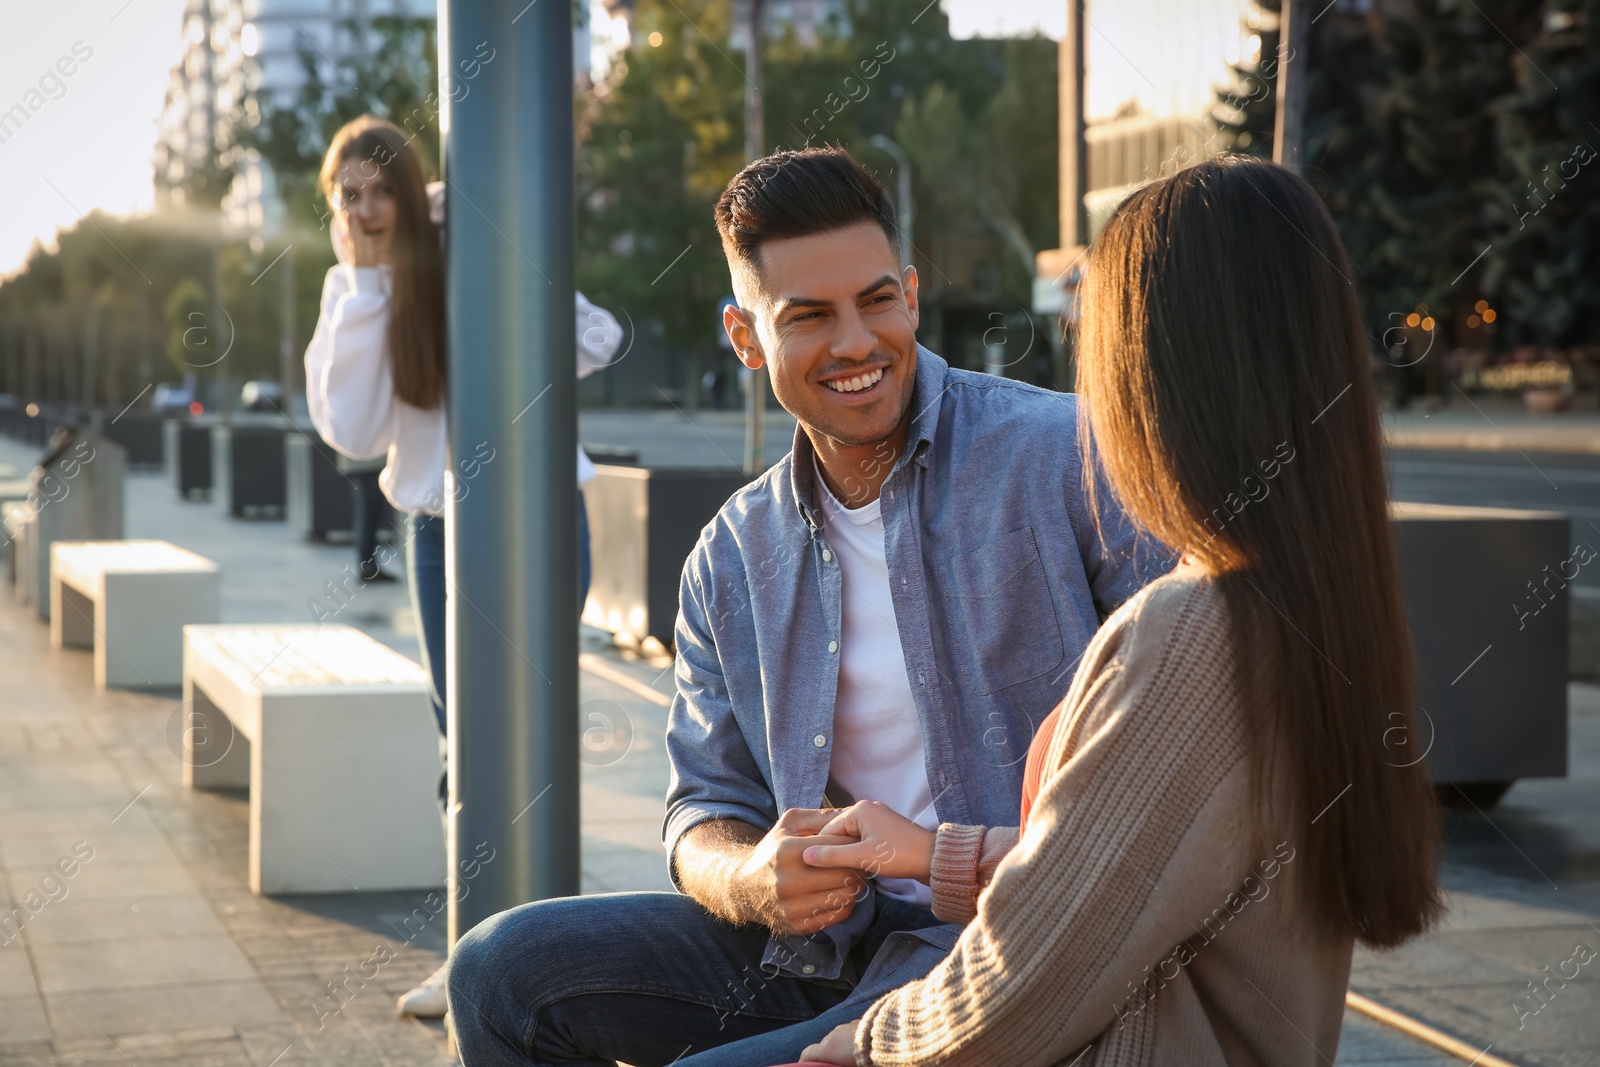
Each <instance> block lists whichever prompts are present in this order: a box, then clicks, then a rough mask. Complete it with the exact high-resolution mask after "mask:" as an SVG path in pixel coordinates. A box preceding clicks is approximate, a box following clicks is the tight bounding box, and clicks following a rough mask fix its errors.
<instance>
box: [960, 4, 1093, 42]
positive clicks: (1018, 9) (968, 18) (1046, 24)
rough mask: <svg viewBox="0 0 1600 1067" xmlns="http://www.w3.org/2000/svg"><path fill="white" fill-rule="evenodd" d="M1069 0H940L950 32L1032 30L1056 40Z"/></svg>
mask: <svg viewBox="0 0 1600 1067" xmlns="http://www.w3.org/2000/svg"><path fill="white" fill-rule="evenodd" d="M1070 2H1071V0H944V13H945V16H946V17H947V18H949V20H950V36H952V37H954V38H956V39H958V40H964V39H966V38H968V37H1010V36H1018V37H1020V36H1023V35H1026V34H1028V33H1032V32H1035V31H1037V32H1039V33H1042V34H1043V35H1044V36H1046V37H1049V38H1051V39H1053V40H1057V41H1059V40H1060V39H1061V37H1062V35H1064V34H1065V33H1066V32H1067V4H1068V3H1070Z"/></svg>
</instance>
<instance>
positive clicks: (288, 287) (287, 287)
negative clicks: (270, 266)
mask: <svg viewBox="0 0 1600 1067" xmlns="http://www.w3.org/2000/svg"><path fill="white" fill-rule="evenodd" d="M284 236H285V238H286V239H287V238H288V237H290V236H291V232H290V231H289V230H287V229H286V230H285V233H284ZM279 329H280V330H281V331H282V337H281V338H280V339H279V341H278V384H279V385H280V387H281V388H282V389H283V410H284V411H293V410H294V409H293V407H292V406H291V404H290V402H289V400H290V398H291V397H293V396H296V395H298V390H296V389H295V387H294V384H295V378H296V377H297V375H296V374H295V366H296V364H298V363H299V362H300V361H299V360H297V359H296V358H295V350H294V331H295V320H294V243H293V242H292V241H291V242H290V244H289V247H288V248H285V249H284V250H283V318H282V321H281V323H280V326H279Z"/></svg>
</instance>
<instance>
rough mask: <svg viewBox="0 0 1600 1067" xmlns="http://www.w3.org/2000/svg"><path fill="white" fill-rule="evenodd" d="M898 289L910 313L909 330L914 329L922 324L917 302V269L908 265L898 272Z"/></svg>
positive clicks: (920, 311)
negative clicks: (904, 297) (902, 293)
mask: <svg viewBox="0 0 1600 1067" xmlns="http://www.w3.org/2000/svg"><path fill="white" fill-rule="evenodd" d="M900 288H901V291H902V292H904V293H905V296H906V308H907V309H908V310H909V311H910V312H911V328H912V329H916V328H917V327H918V326H920V325H921V324H922V305H921V304H919V303H918V302H917V301H918V299H919V297H918V296H917V268H915V267H913V266H911V264H909V263H908V264H906V266H905V268H904V269H903V270H901V272H900Z"/></svg>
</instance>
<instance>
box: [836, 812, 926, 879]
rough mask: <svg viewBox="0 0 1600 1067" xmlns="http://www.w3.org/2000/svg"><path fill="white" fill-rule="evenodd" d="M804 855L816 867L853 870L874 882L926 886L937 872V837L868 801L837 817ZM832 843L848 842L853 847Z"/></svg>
mask: <svg viewBox="0 0 1600 1067" xmlns="http://www.w3.org/2000/svg"><path fill="white" fill-rule="evenodd" d="M831 814H832V816H833V817H832V818H831V819H830V820H829V821H828V822H827V824H826V825H824V826H823V827H822V829H821V830H819V831H818V836H817V838H816V839H814V840H812V841H811V842H810V843H809V844H808V845H807V847H806V848H805V850H804V858H805V862H806V863H808V864H810V865H811V866H813V867H823V868H851V869H854V870H858V871H862V872H865V873H866V874H868V875H871V876H873V877H881V878H911V879H915V880H916V881H918V882H922V883H924V884H926V883H927V882H928V880H929V878H930V877H931V874H930V872H931V869H932V867H933V844H934V837H935V835H934V833H933V831H932V830H924V829H923V828H922V827H920V826H918V825H917V824H916V823H914V822H912V821H911V820H910V819H908V818H906V817H905V816H904V815H901V814H900V813H898V812H896V811H895V810H894V809H893V808H890V807H889V806H888V805H887V804H884V803H883V802H882V801H879V800H862V801H857V802H856V803H854V804H852V805H850V806H849V807H848V808H841V809H839V810H837V811H835V812H832V813H831ZM824 837H827V838H829V839H833V838H838V837H844V838H848V839H850V840H849V843H847V844H842V845H840V844H832V843H830V841H824V840H823V838H824Z"/></svg>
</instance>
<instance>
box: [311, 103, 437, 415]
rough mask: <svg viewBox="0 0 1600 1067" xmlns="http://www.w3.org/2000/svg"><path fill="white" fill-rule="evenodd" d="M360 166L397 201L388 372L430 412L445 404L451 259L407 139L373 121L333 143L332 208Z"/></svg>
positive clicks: (364, 120)
mask: <svg viewBox="0 0 1600 1067" xmlns="http://www.w3.org/2000/svg"><path fill="white" fill-rule="evenodd" d="M351 159H354V160H358V161H359V163H358V168H359V174H360V176H361V177H362V178H363V179H366V180H371V179H373V178H376V177H377V175H378V174H379V172H380V171H381V172H382V175H383V177H384V178H386V179H387V180H388V182H389V186H390V189H391V190H392V191H393V193H394V201H395V234H394V244H393V246H392V252H391V259H392V261H393V265H394V277H393V283H392V286H393V287H392V289H391V293H390V304H389V333H388V345H389V366H390V369H391V373H392V376H393V378H394V391H395V395H396V396H398V397H399V398H400V399H401V400H403V401H404V402H405V403H407V404H410V405H411V406H412V407H416V408H423V409H425V410H427V409H432V408H436V407H438V406H439V405H440V404H441V403H442V402H443V401H444V394H445V382H446V374H447V360H446V356H445V340H444V338H445V331H444V253H443V251H442V250H441V249H440V247H439V228H438V227H437V226H435V225H434V224H433V221H432V220H431V219H430V218H429V217H428V190H427V183H426V180H425V179H424V177H423V173H422V161H421V160H420V159H418V158H417V153H416V152H415V151H414V150H413V149H412V147H411V142H410V141H408V140H407V139H406V135H405V133H404V132H403V131H402V130H401V129H400V128H399V127H398V126H396V125H394V124H393V123H391V122H386V121H384V120H383V119H380V118H377V117H375V116H372V115H363V116H361V117H360V118H358V119H353V120H351V121H350V122H347V123H345V125H344V126H343V127H342V128H341V129H340V130H339V132H338V133H336V134H334V135H333V140H332V142H330V143H329V145H328V151H327V154H326V155H324V156H323V158H322V173H321V175H320V179H319V180H320V184H321V186H322V194H323V195H324V196H326V197H327V198H328V202H329V204H330V205H331V204H332V203H333V198H334V194H335V192H337V186H338V181H339V168H340V167H341V166H342V165H343V164H344V163H345V162H346V161H347V160H351Z"/></svg>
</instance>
